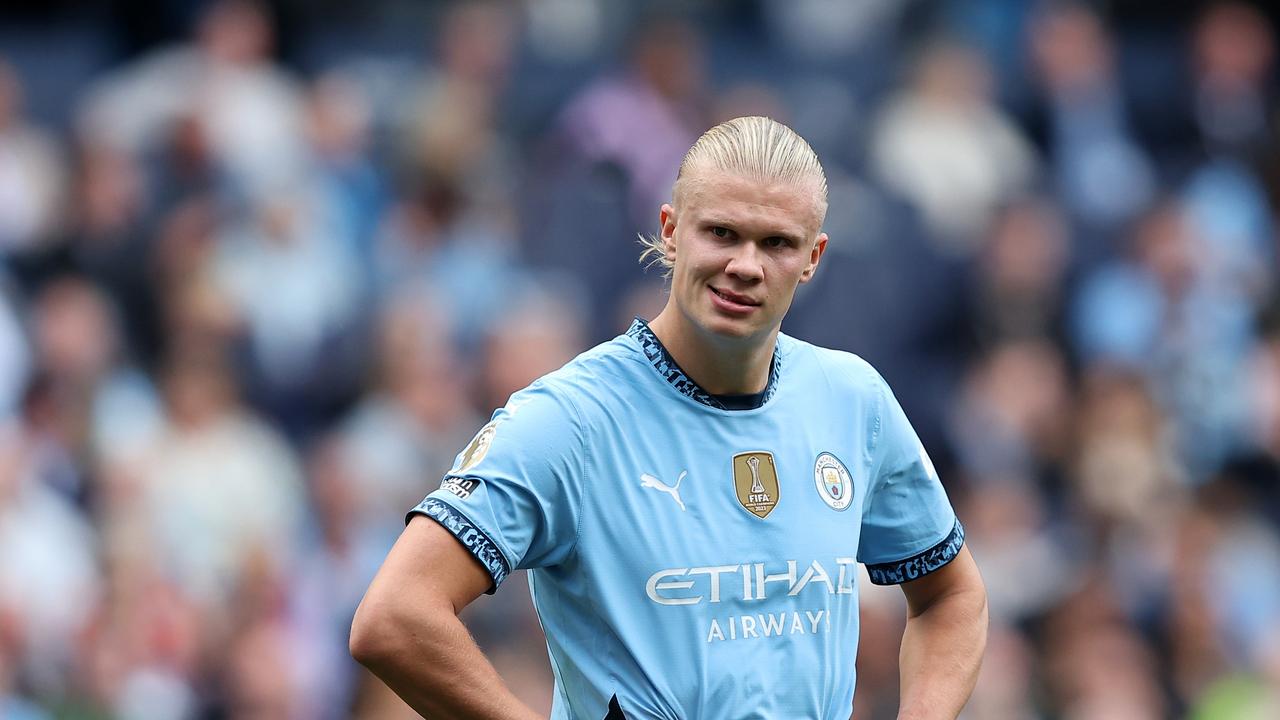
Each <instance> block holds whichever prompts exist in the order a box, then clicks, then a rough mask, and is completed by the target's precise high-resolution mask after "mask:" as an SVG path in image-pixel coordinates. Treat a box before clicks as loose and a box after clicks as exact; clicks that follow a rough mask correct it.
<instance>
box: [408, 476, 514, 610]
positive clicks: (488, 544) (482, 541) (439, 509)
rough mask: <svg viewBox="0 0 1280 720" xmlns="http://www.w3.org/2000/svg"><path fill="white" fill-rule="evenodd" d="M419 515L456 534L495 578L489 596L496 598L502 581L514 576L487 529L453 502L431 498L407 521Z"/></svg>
mask: <svg viewBox="0 0 1280 720" xmlns="http://www.w3.org/2000/svg"><path fill="white" fill-rule="evenodd" d="M417 513H421V514H423V515H426V516H427V517H429V518H431V519H432V520H435V521H436V522H438V523H440V524H441V525H442V526H444V529H445V530H448V531H449V532H451V533H453V536H454V537H455V538H457V540H458V542H460V543H462V546H463V547H465V548H466V549H467V552H470V553H471V554H472V555H473V556H474V557H475V559H476V560H477V561H479V563H480V564H481V565H483V566H484V569H485V570H487V571H488V572H489V577H491V578H493V585H492V586H491V587H490V588H489V589H488V590H487V591H486V592H487V593H488V594H490V595H492V594H493V592H494V591H495V590H497V589H498V586H499V585H501V584H502V581H503V580H506V579H507V575H510V574H511V566H510V565H508V564H507V558H506V557H505V556H503V554H502V551H501V550H499V549H498V545H497V543H495V542H494V541H493V540H490V539H489V536H488V535H485V534H484V531H483V530H481V529H480V528H478V527H476V525H475V523H473V522H471V520H470V519H468V518H467V516H466V515H463V514H462V513H461V512H458V510H457V509H455V508H454V507H453V506H452V505H450V504H449V503H446V502H444V501H443V500H437V499H436V498H433V497H428V498H427V499H425V500H423V501H422V502H420V503H418V506H417V507H415V508H414V509H412V510H410V511H409V515H408V516H407V517H406V518H405V522H406V523H407V522H409V519H410V518H412V517H413V516H414V515H415V514H417Z"/></svg>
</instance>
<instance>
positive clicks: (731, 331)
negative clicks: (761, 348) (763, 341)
mask: <svg viewBox="0 0 1280 720" xmlns="http://www.w3.org/2000/svg"><path fill="white" fill-rule="evenodd" d="M698 325H699V326H700V327H701V328H702V330H703V332H705V333H707V334H709V335H715V336H716V337H721V338H725V339H727V340H748V339H750V338H753V337H758V336H759V335H760V334H761V332H762V330H763V329H762V328H760V327H758V326H757V325H756V324H755V323H750V322H746V321H744V320H734V319H731V318H723V317H712V318H707V319H705V320H704V321H703V322H700V323H698Z"/></svg>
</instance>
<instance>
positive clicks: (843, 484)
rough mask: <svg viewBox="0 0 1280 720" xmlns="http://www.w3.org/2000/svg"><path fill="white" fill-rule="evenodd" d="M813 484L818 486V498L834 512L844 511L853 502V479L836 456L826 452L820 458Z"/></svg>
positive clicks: (816, 465)
mask: <svg viewBox="0 0 1280 720" xmlns="http://www.w3.org/2000/svg"><path fill="white" fill-rule="evenodd" d="M813 482H814V483H815V484H816V485H817V486H818V497H820V498H822V502H824V503H826V504H827V506H828V507H830V508H831V509H832V510H844V509H845V508H848V507H849V504H850V503H852V502H853V478H851V477H849V469H848V468H846V467H845V466H844V463H842V462H840V459H839V458H837V457H836V456H835V455H832V454H831V453H826V452H824V453H822V454H821V455H819V456H818V459H817V461H816V462H814V464H813Z"/></svg>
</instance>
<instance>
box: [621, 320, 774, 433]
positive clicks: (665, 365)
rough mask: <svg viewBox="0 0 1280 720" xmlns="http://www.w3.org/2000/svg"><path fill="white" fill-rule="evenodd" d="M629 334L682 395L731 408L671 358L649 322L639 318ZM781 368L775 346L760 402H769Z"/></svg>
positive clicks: (720, 406) (704, 402) (722, 408)
mask: <svg viewBox="0 0 1280 720" xmlns="http://www.w3.org/2000/svg"><path fill="white" fill-rule="evenodd" d="M627 335H629V336H631V337H633V338H635V339H636V341H637V342H639V343H640V349H641V350H643V351H644V354H645V357H647V358H649V362H650V363H652V364H653V367H654V369H655V370H657V371H658V374H659V375H661V376H662V377H663V378H664V379H666V381H667V382H668V383H670V384H671V386H672V387H674V388H675V389H676V391H677V392H679V393H680V394H681V395H684V396H686V397H689V398H692V399H694V400H696V401H698V402H699V403H702V404H703V405H706V406H707V407H713V408H716V409H717V410H727V409H728V408H726V407H725V406H724V403H722V402H720V401H719V400H717V399H716V397H715V396H714V395H712V394H711V393H709V392H707V391H706V390H703V389H702V387H701V386H700V385H698V383H696V382H694V381H693V378H691V377H689V376H688V375H686V374H685V373H684V370H682V369H681V368H680V366H679V365H678V364H676V361H675V358H673V357H671V353H669V352H667V348H666V347H665V346H663V344H662V341H661V340H659V339H658V336H657V335H654V334H653V330H650V329H649V323H647V322H645V321H644V320H641V319H640V318H636V319H635V320H634V321H632V323H631V327H629V328H627ZM781 367H782V360H781V355H780V353H779V352H778V348H777V346H776V345H775V346H774V348H773V361H772V362H771V363H769V384H768V385H766V386H765V389H764V394H763V395H762V396H761V398H760V405H764V404H765V403H767V402H769V399H770V398H772V397H773V394H774V393H775V392H777V390H778V375H779V374H780V372H781Z"/></svg>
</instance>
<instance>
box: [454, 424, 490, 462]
mask: <svg viewBox="0 0 1280 720" xmlns="http://www.w3.org/2000/svg"><path fill="white" fill-rule="evenodd" d="M497 431H498V421H497V420H494V421H493V422H491V423H489V424H488V425H485V426H484V427H482V428H480V432H478V433H476V436H475V437H474V438H471V442H469V443H467V449H466V450H463V451H462V459H461V460H460V461H459V462H458V466H457V467H455V468H454V469H453V470H452V472H455V473H464V472H466V471H468V470H470V469H471V468H473V467H475V466H476V465H479V464H480V461H481V460H483V459H484V456H485V455H487V454H488V453H489V446H490V445H492V444H493V436H494V433H496V432H497Z"/></svg>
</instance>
